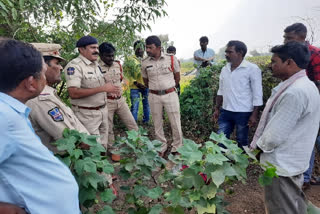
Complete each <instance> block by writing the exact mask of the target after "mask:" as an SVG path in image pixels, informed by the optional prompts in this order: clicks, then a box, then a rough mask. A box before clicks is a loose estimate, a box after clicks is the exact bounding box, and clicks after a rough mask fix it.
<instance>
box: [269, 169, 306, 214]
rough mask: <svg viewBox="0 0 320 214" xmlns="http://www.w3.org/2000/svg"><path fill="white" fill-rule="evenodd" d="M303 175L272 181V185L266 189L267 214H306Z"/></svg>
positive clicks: (280, 177)
mask: <svg viewBox="0 0 320 214" xmlns="http://www.w3.org/2000/svg"><path fill="white" fill-rule="evenodd" d="M302 184H303V175H302V174H300V175H297V176H293V177H282V176H279V177H278V178H273V179H272V184H271V185H268V186H265V187H264V194H265V207H266V213H267V214H306V213H307V203H306V197H305V194H304V193H303V191H302V189H301V187H302Z"/></svg>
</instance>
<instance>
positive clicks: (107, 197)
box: [100, 189, 116, 203]
mask: <svg viewBox="0 0 320 214" xmlns="http://www.w3.org/2000/svg"><path fill="white" fill-rule="evenodd" d="M100 197H101V200H102V201H104V202H107V203H112V201H113V200H114V199H115V198H116V196H115V195H114V194H113V193H112V189H107V190H106V191H104V192H102V193H101V194H100Z"/></svg>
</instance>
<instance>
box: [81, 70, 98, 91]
mask: <svg viewBox="0 0 320 214" xmlns="http://www.w3.org/2000/svg"><path fill="white" fill-rule="evenodd" d="M101 78H102V77H101ZM100 82H101V80H100V79H99V77H97V75H95V73H94V72H86V73H84V75H83V79H82V86H83V87H84V88H96V87H99V86H100Z"/></svg>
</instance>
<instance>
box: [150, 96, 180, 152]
mask: <svg viewBox="0 0 320 214" xmlns="http://www.w3.org/2000/svg"><path fill="white" fill-rule="evenodd" d="M148 101H149V105H150V110H151V115H152V120H153V125H154V129H155V135H156V139H157V140H159V141H161V142H162V152H165V151H166V150H167V148H168V145H167V140H166V138H165V135H164V132H163V108H164V109H165V111H166V113H167V115H168V118H169V121H170V125H171V130H172V138H173V141H172V150H171V152H176V151H177V149H178V148H179V147H181V146H182V131H181V121H180V104H179V97H178V94H177V92H171V93H169V94H165V95H156V94H152V93H149V97H148Z"/></svg>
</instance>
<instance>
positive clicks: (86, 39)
mask: <svg viewBox="0 0 320 214" xmlns="http://www.w3.org/2000/svg"><path fill="white" fill-rule="evenodd" d="M92 44H98V40H97V39H96V38H94V37H92V36H83V37H81V38H80V39H79V40H78V41H77V44H76V46H77V47H78V48H79V47H85V46H87V45H92Z"/></svg>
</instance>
